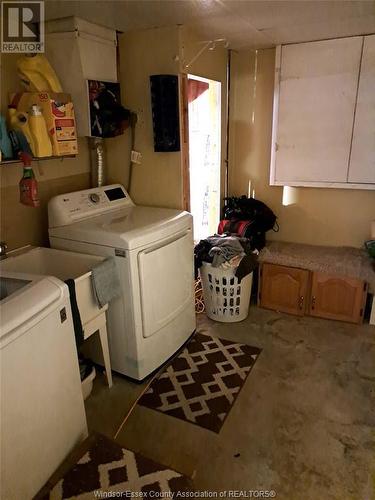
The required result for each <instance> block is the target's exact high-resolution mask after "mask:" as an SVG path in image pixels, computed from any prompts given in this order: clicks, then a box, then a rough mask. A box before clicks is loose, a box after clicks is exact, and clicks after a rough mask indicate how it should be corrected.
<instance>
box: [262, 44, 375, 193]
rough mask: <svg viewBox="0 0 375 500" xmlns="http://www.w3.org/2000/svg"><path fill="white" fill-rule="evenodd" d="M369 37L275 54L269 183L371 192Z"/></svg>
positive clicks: (374, 160)
mask: <svg viewBox="0 0 375 500" xmlns="http://www.w3.org/2000/svg"><path fill="white" fill-rule="evenodd" d="M374 85H375V35H368V36H354V37H347V38H338V39H332V40H322V41H316V42H308V43H299V44H290V45H282V46H279V47H278V48H277V51H276V65H275V93H274V116H273V133H272V155H271V175H270V184H271V185H281V186H312V187H342V188H360V189H375V141H374V134H375V93H374Z"/></svg>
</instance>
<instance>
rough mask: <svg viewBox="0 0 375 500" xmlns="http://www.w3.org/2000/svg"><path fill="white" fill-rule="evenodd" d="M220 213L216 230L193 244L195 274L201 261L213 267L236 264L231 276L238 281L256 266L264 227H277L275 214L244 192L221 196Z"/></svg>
mask: <svg viewBox="0 0 375 500" xmlns="http://www.w3.org/2000/svg"><path fill="white" fill-rule="evenodd" d="M223 215H224V219H223V220H221V221H220V223H219V227H218V234H217V235H214V236H210V237H208V238H206V239H205V240H201V241H200V242H199V243H198V244H197V245H196V246H195V249H194V259H195V278H197V277H198V269H199V268H200V267H201V265H202V262H208V263H210V264H212V266H213V267H221V268H223V269H228V268H230V267H232V268H236V270H235V276H236V277H237V278H238V280H239V282H241V280H242V278H243V277H245V276H246V275H247V274H249V273H251V272H252V271H254V269H255V268H256V266H257V255H258V253H259V251H260V250H261V249H262V248H263V247H264V246H265V243H266V237H265V233H266V231H269V230H271V229H272V230H274V231H278V225H277V222H276V215H275V214H274V213H273V212H272V210H271V209H270V208H269V207H267V205H266V204H264V203H263V202H261V201H259V200H256V199H255V198H247V197H246V196H241V197H239V198H236V197H231V198H225V204H224V208H223Z"/></svg>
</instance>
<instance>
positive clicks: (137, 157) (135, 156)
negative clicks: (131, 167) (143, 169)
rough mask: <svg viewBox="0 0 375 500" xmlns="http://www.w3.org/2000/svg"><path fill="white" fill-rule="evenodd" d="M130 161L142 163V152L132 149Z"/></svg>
mask: <svg viewBox="0 0 375 500" xmlns="http://www.w3.org/2000/svg"><path fill="white" fill-rule="evenodd" d="M130 159H131V162H132V163H136V164H137V165H140V164H141V163H142V153H140V152H139V151H132V152H131V156H130Z"/></svg>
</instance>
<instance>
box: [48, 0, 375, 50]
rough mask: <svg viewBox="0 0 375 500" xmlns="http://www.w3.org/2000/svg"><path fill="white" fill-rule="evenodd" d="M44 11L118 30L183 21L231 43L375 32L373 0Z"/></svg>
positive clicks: (156, 3) (140, 0)
mask: <svg viewBox="0 0 375 500" xmlns="http://www.w3.org/2000/svg"><path fill="white" fill-rule="evenodd" d="M45 5H46V17H47V19H54V18H57V17H65V16H71V15H76V16H79V17H82V18H84V19H87V20H88V21H92V22H95V23H98V24H102V25H104V26H108V27H111V28H115V29H117V30H119V31H128V30H133V29H142V28H151V27H161V26H171V25H176V24H184V25H187V26H190V27H192V28H193V29H195V30H196V31H197V32H198V33H200V34H201V35H202V36H203V38H204V39H205V40H212V39H216V38H225V39H226V40H227V41H228V42H229V46H230V48H232V49H246V48H265V47H273V46H275V45H278V44H281V43H291V42H303V41H309V40H320V39H326V38H336V37H342V36H351V35H361V34H366V33H374V32H375V1H373V0H358V1H350V0H337V1H331V0H294V1H290V0H278V1H274V0H260V1H259V0H96V1H91V0H80V1H70V0H60V1H58V0H46V2H45Z"/></svg>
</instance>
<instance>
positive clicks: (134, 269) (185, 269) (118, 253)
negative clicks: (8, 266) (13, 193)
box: [48, 184, 196, 380]
mask: <svg viewBox="0 0 375 500" xmlns="http://www.w3.org/2000/svg"><path fill="white" fill-rule="evenodd" d="M48 217H49V238H50V243H51V246H52V247H53V248H59V249H65V250H72V251H76V252H83V253H88V254H93V255H102V256H108V257H109V256H113V257H114V258H115V260H116V265H117V270H118V275H119V277H120V282H121V288H122V296H121V297H119V298H118V299H115V300H113V301H111V303H110V305H109V309H108V334H109V344H110V355H111V362H112V368H113V369H114V370H115V371H117V372H119V373H122V374H124V375H127V376H129V377H131V378H134V379H136V380H142V379H143V378H145V377H146V376H147V375H149V374H150V373H151V372H153V371H154V370H156V369H157V368H158V367H159V366H160V365H162V364H163V363H164V362H165V361H166V360H167V359H168V358H169V357H170V356H172V355H173V354H174V353H175V352H176V351H177V350H178V349H179V348H180V347H181V346H182V345H183V344H184V342H185V341H186V340H187V339H188V338H189V336H190V335H191V334H192V333H193V332H194V330H195V326H196V323H195V308H194V263H193V250H194V249H193V246H194V244H193V230H192V216H191V214H189V213H188V212H183V211H180V210H174V209H168V208H154V207H143V206H136V205H135V204H134V203H133V202H132V200H131V199H130V197H129V195H128V193H127V192H126V190H125V189H124V187H123V186H121V185H120V184H115V185H111V186H106V187H100V188H93V189H87V190H84V191H78V192H74V193H69V194H64V195H60V196H56V197H55V198H53V199H52V200H51V201H50V202H49V205H48Z"/></svg>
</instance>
